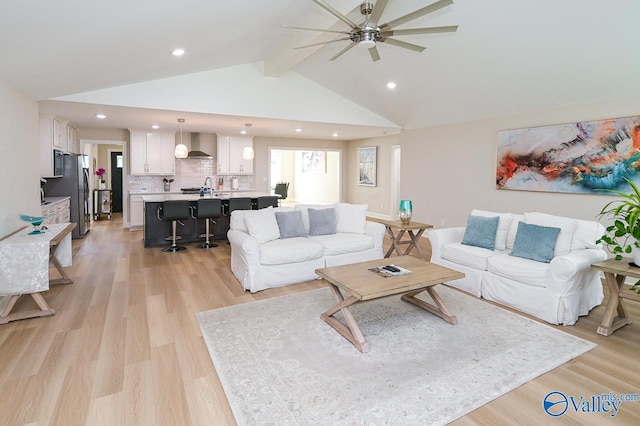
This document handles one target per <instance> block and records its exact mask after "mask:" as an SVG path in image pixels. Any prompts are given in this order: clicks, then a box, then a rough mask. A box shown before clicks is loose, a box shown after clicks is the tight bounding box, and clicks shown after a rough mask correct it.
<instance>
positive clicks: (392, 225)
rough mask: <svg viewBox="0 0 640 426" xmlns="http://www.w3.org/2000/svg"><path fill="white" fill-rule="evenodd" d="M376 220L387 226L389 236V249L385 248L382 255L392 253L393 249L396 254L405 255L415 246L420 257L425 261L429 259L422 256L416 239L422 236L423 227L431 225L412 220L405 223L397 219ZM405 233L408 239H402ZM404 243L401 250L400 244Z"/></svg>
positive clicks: (426, 227) (387, 255)
mask: <svg viewBox="0 0 640 426" xmlns="http://www.w3.org/2000/svg"><path fill="white" fill-rule="evenodd" d="M376 221H377V222H380V223H381V224H383V225H384V226H385V227H386V228H387V234H389V237H390V238H391V247H389V250H387V253H386V254H385V255H384V257H389V256H391V253H393V252H394V251H395V252H396V254H397V255H398V256H403V255H407V254H409V253H411V250H413V249H414V248H415V249H416V252H418V257H419V258H420V259H422V260H426V261H428V260H429V259H426V258H425V257H424V254H423V253H422V250H421V249H420V246H419V245H418V240H419V239H420V237H421V236H422V233H423V232H424V231H425V229H428V228H433V225H429V224H426V223H420V222H413V221H411V222H409V223H408V224H406V225H405V224H404V223H402V222H401V221H399V220H376ZM395 231H397V234H396V233H395ZM414 231H417V232H418V233H417V234H415V233H414ZM405 233H406V234H407V235H409V239H408V240H407V239H405V240H402V237H403V236H404V235H405ZM405 244H407V245H408V247H407V248H406V249H405V250H404V252H403V251H402V250H400V246H401V245H405Z"/></svg>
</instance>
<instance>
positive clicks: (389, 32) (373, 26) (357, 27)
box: [284, 0, 458, 62]
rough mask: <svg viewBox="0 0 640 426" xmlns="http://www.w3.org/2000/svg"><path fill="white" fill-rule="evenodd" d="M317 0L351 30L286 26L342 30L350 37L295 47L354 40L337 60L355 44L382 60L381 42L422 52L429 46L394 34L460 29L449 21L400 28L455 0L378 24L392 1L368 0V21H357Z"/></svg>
mask: <svg viewBox="0 0 640 426" xmlns="http://www.w3.org/2000/svg"><path fill="white" fill-rule="evenodd" d="M313 1H314V2H315V3H316V4H318V5H319V6H321V7H322V8H323V9H325V10H326V11H327V12H329V13H331V14H332V15H334V16H335V17H336V18H338V19H339V20H341V21H342V22H344V23H345V24H347V25H348V26H349V29H348V30H345V31H335V30H328V29H326V30H325V29H317V28H304V27H284V28H289V29H294V30H307V31H320V32H328V33H337V34H342V35H344V36H346V37H342V38H334V39H333V40H329V41H325V42H320V43H313V44H308V45H306V46H300V47H296V48H295V49H303V48H306V47H311V46H321V45H325V44H328V43H335V42H340V41H346V40H349V41H351V43H350V44H349V45H347V46H346V47H345V48H343V49H342V50H341V51H340V52H338V53H337V54H336V55H334V56H333V57H331V58H330V59H329V60H330V61H334V60H336V59H338V58H339V57H340V56H342V55H343V54H345V53H346V52H347V51H349V50H350V49H351V48H353V47H354V46H362V47H364V48H366V49H368V50H369V55H370V56H371V59H372V60H373V61H374V62H376V61H378V60H380V54H379V53H378V49H377V43H388V44H390V45H392V46H396V47H401V48H403V49H408V50H413V51H414V52H422V51H423V50H425V47H423V46H419V45H417V44H413V43H407V42H405V41H401V40H398V39H395V38H391V37H392V36H403V35H420V34H438V33H449V32H455V31H457V30H458V26H457V25H449V26H444V27H429V28H408V29H396V27H397V26H399V25H402V24H405V23H407V22H409V21H413V20H414V19H417V18H420V17H422V16H425V15H427V14H429V13H433V12H435V11H437V10H440V9H442V8H444V7H447V6H450V5H452V4H453V0H439V1H437V2H435V3H432V4H430V5H427V6H425V7H423V8H420V9H417V10H414V11H413V12H411V13H408V14H406V15H403V16H401V17H399V18H396V19H394V20H393V21H389V22H386V23H384V24H378V22H379V21H380V18H381V17H382V14H383V13H384V10H385V9H386V7H387V4H388V3H389V0H377V1H376V2H375V4H374V3H372V2H370V1H365V2H364V3H362V4H361V5H360V13H361V14H362V15H363V16H364V21H363V22H362V23H360V24H357V23H355V22H353V21H352V20H351V19H349V18H348V17H346V16H345V15H343V14H342V13H340V12H338V11H337V10H336V9H334V8H333V7H332V6H331V5H329V4H327V3H326V2H325V1H324V0H313Z"/></svg>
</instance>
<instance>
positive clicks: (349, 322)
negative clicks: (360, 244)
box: [316, 256, 464, 353]
mask: <svg viewBox="0 0 640 426" xmlns="http://www.w3.org/2000/svg"><path fill="white" fill-rule="evenodd" d="M391 263H393V264H394V265H397V266H401V267H403V268H405V269H408V270H410V271H411V273H410V274H405V275H398V276H394V277H383V276H381V275H378V274H377V273H375V272H372V271H370V270H369V268H375V267H381V266H385V265H389V264H391ZM316 274H318V275H320V276H321V277H322V278H324V280H325V281H327V282H328V283H329V288H330V289H331V293H332V294H333V297H334V298H335V300H336V302H337V304H336V305H335V306H334V307H332V308H331V309H329V310H328V311H326V312H324V313H323V314H322V315H320V318H321V319H322V320H323V321H324V322H326V323H327V324H329V325H330V326H331V327H333V328H334V329H335V330H336V331H337V332H338V333H340V334H341V335H342V336H343V337H344V338H345V339H347V340H348V341H350V342H351V343H352V344H353V345H354V346H355V347H356V348H357V349H358V350H359V351H360V352H363V353H364V352H369V342H367V341H366V340H365V338H364V336H363V335H362V332H361V331H360V327H358V323H357V322H356V320H355V318H354V317H353V315H352V314H351V311H350V310H349V306H351V305H354V304H356V303H359V302H366V301H367V300H374V299H378V298H380V297H385V296H391V295H394V294H402V297H401V299H402V300H404V301H405V302H409V303H412V304H414V305H416V306H417V307H419V308H421V309H424V310H425V311H428V312H430V313H432V314H434V315H437V316H439V317H440V318H442V319H443V320H445V321H446V322H448V323H449V324H457V323H458V320H457V319H456V317H455V316H454V315H453V314H452V313H451V311H449V309H448V308H447V306H446V305H445V304H444V302H443V300H442V299H441V298H440V296H439V295H438V293H436V290H435V288H434V287H435V286H436V285H438V284H442V283H443V282H445V281H452V280H457V279H459V278H464V274H463V273H462V272H458V271H454V270H453V269H449V268H445V267H443V266H440V265H436V264H434V263H429V262H427V261H424V260H421V259H418V258H416V257H412V256H400V257H397V258H394V259H393V262H390V261H389V260H387V259H379V260H372V261H369V262H360V263H353V264H350V265H342V266H333V267H330V268H322V269H316ZM340 289H342V290H344V291H346V292H348V293H350V294H351V296H349V297H348V298H347V299H345V298H344V296H343V295H342V293H341V292H340ZM423 291H426V292H427V293H429V296H431V298H432V299H433V301H434V302H435V305H432V304H430V303H427V302H425V301H423V300H420V299H418V298H416V297H415V296H416V295H417V294H418V293H421V292H423ZM338 312H341V313H342V316H343V317H344V319H345V321H346V324H345V323H343V322H342V321H340V320H339V319H337V318H336V317H335V316H334V315H335V314H336V313H338Z"/></svg>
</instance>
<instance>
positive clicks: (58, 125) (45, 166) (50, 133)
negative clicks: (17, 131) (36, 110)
mask: <svg viewBox="0 0 640 426" xmlns="http://www.w3.org/2000/svg"><path fill="white" fill-rule="evenodd" d="M54 149H56V150H60V151H66V150H67V134H66V123H63V122H62V121H60V120H58V119H55V118H53V117H51V116H44V115H41V116H40V152H39V157H40V176H42V177H51V176H53V175H54V171H53V150H54Z"/></svg>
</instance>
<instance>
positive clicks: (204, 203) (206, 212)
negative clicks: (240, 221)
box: [192, 198, 222, 249]
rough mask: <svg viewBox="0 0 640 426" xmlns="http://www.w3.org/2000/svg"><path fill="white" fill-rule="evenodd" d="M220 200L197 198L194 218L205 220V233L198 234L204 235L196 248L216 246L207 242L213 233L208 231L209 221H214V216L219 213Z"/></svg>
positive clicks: (218, 215)
mask: <svg viewBox="0 0 640 426" xmlns="http://www.w3.org/2000/svg"><path fill="white" fill-rule="evenodd" d="M221 207H222V201H220V199H219V198H214V199H204V200H203V199H199V200H198V203H197V204H196V208H195V213H196V214H195V216H192V217H193V218H194V219H204V220H205V231H204V232H205V233H204V234H200V235H198V236H199V237H205V242H204V243H202V244H198V245H197V247H198V248H203V249H208V248H211V247H218V244H216V243H211V242H209V237H213V236H214V234H212V233H209V222H213V223H216V221H215V220H213V219H215V218H217V217H220V215H221V210H220V209H221Z"/></svg>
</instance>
